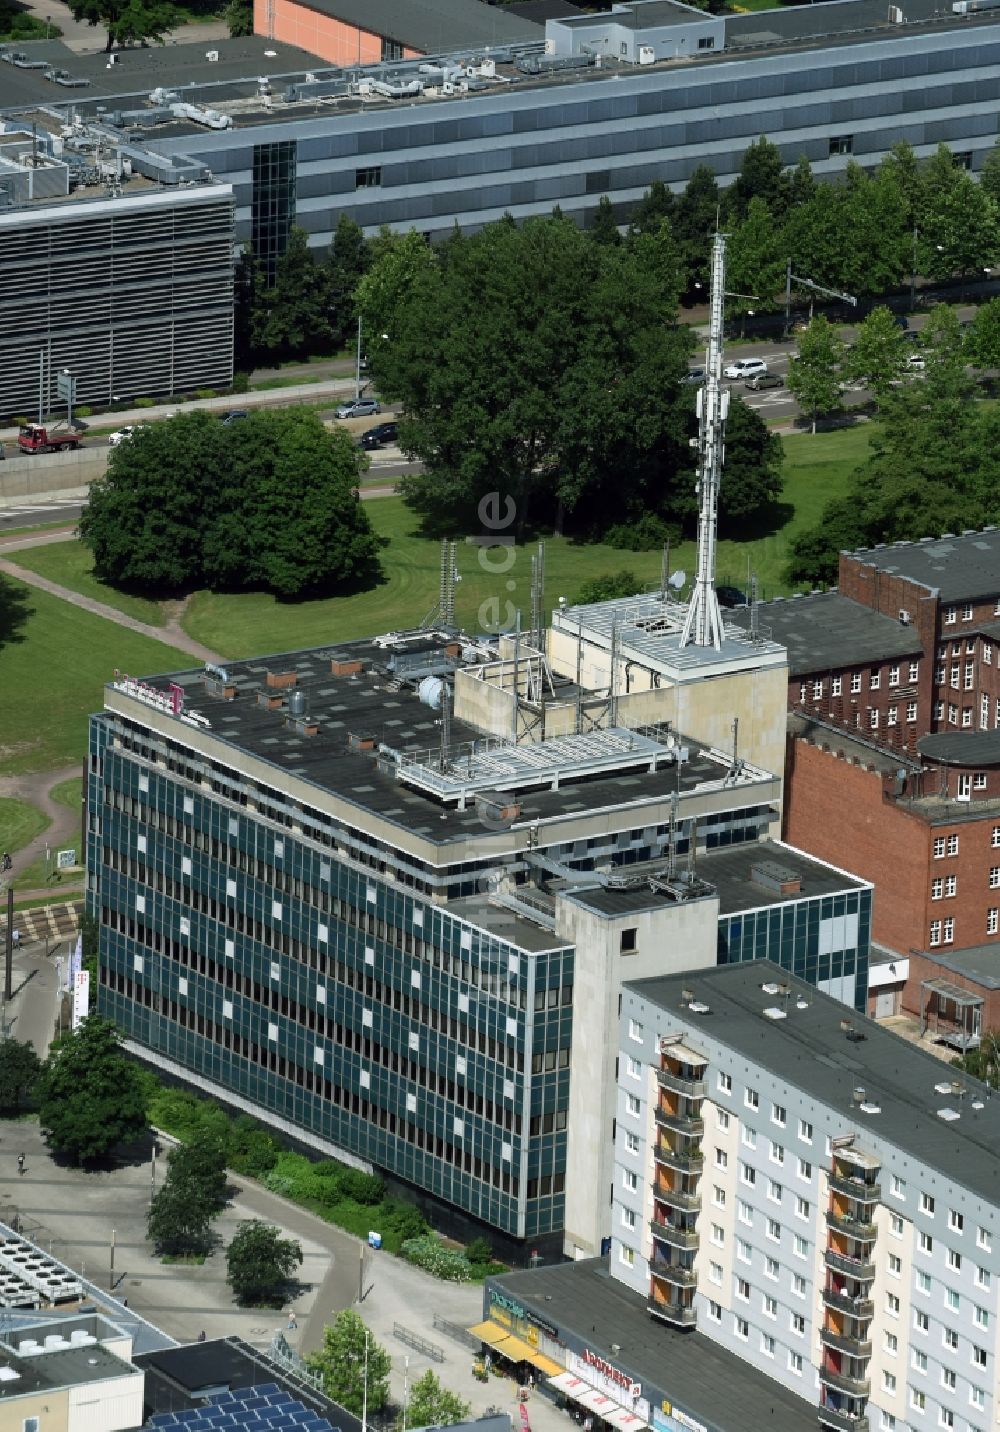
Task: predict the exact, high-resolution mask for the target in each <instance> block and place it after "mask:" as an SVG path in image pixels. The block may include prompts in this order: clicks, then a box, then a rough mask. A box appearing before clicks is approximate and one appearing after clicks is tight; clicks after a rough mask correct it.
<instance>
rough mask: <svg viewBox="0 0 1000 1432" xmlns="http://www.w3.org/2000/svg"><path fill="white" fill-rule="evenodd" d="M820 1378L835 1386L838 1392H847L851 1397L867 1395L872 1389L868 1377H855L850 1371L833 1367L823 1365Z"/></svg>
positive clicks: (828, 1385)
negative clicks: (838, 1370)
mask: <svg viewBox="0 0 1000 1432" xmlns="http://www.w3.org/2000/svg"><path fill="white" fill-rule="evenodd" d="M819 1380H820V1382H825V1383H826V1385H827V1387H835V1388H836V1389H837V1391H838V1392H846V1393H847V1394H848V1396H850V1397H867V1396H868V1394H869V1393H870V1392H871V1390H872V1385H871V1383H870V1382H869V1381H868V1379H867V1377H855V1376H853V1375H852V1374H851V1373H849V1372H835V1371H834V1369H833V1368H832V1367H823V1366H822V1365H821V1366H820V1370H819Z"/></svg>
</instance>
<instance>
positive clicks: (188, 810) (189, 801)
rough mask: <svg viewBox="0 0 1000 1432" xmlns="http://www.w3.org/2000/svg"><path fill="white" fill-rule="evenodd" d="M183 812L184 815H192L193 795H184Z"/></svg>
mask: <svg viewBox="0 0 1000 1432" xmlns="http://www.w3.org/2000/svg"><path fill="white" fill-rule="evenodd" d="M184 814H185V815H194V797H193V796H185V797H184Z"/></svg>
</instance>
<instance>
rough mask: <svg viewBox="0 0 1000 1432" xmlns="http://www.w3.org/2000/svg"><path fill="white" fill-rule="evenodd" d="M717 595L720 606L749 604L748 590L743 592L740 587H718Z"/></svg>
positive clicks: (743, 605)
mask: <svg viewBox="0 0 1000 1432" xmlns="http://www.w3.org/2000/svg"><path fill="white" fill-rule="evenodd" d="M715 595H716V596H717V597H718V599H719V606H720V607H745V606H746V604H747V596H746V592H741V591H740V589H739V587H716V589H715Z"/></svg>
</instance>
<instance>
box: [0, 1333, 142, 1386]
mask: <svg viewBox="0 0 1000 1432" xmlns="http://www.w3.org/2000/svg"><path fill="white" fill-rule="evenodd" d="M0 1363H7V1364H8V1366H9V1367H11V1368H12V1370H13V1371H14V1372H16V1373H17V1377H16V1378H14V1377H12V1378H9V1379H8V1378H0V1399H7V1398H15V1397H23V1396H24V1394H25V1393H26V1392H40V1391H44V1390H46V1389H49V1388H57V1387H79V1386H81V1385H83V1384H84V1383H89V1382H103V1381H104V1380H105V1379H106V1378H112V1377H129V1376H135V1377H139V1376H141V1371H140V1370H139V1369H138V1368H136V1367H134V1366H133V1365H132V1363H130V1362H126V1361H125V1360H124V1358H120V1357H118V1356H117V1354H116V1353H113V1352H110V1351H109V1350H108V1348H106V1347H102V1345H101V1344H100V1343H88V1344H87V1346H86V1347H68V1348H56V1349H53V1350H52V1351H50V1352H39V1353H31V1354H23V1355H21V1356H17V1355H14V1354H11V1353H7V1352H4V1353H3V1354H0Z"/></svg>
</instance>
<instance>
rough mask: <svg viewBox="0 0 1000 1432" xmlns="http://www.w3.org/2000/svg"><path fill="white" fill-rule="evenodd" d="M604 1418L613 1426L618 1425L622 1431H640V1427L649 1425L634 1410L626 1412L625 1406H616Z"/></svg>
mask: <svg viewBox="0 0 1000 1432" xmlns="http://www.w3.org/2000/svg"><path fill="white" fill-rule="evenodd" d="M604 1420H605V1421H606V1422H610V1423H611V1426H612V1427H618V1428H619V1429H620V1432H639V1428H640V1427H645V1426H646V1425H647V1424H646V1423H645V1422H643V1420H642V1418H641V1417H637V1416H636V1414H635V1413H634V1412H626V1411H625V1408H624V1407H617V1408H615V1410H614V1412H609V1413H608V1416H607V1417H606V1418H605V1419H604Z"/></svg>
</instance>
